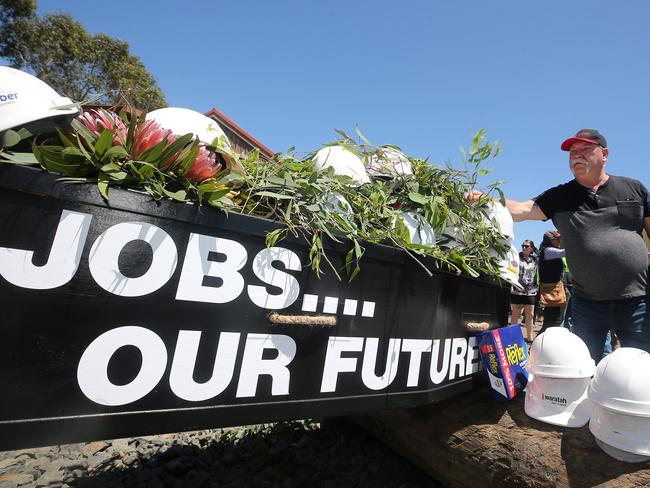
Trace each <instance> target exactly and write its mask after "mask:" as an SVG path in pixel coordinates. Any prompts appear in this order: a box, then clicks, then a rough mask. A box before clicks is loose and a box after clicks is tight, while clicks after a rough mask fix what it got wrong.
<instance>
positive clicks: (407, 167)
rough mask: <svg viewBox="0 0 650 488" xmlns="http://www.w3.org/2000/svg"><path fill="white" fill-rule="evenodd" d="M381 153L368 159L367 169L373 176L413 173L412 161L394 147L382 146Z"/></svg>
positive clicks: (379, 150) (395, 175) (392, 176)
mask: <svg viewBox="0 0 650 488" xmlns="http://www.w3.org/2000/svg"><path fill="white" fill-rule="evenodd" d="M377 151H378V152H380V153H381V154H377V152H376V153H375V154H373V155H372V156H370V157H369V158H367V159H366V170H367V171H368V174H369V175H370V176H373V177H389V178H395V177H397V176H408V175H412V174H413V168H412V167H411V161H409V159H408V158H407V157H406V156H405V155H404V154H402V153H401V152H400V151H398V150H397V149H395V148H392V147H380V148H379V149H378V150H377Z"/></svg>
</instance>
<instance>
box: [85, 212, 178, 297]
mask: <svg viewBox="0 0 650 488" xmlns="http://www.w3.org/2000/svg"><path fill="white" fill-rule="evenodd" d="M136 240H139V241H143V242H146V243H147V244H149V246H150V247H151V250H152V251H153V260H152V262H151V265H150V266H149V269H148V270H147V271H146V272H145V273H144V274H143V275H142V276H139V277H137V278H128V277H126V276H124V274H122V272H121V271H120V269H119V265H118V260H119V257H120V252H121V251H122V249H123V248H124V246H125V245H126V244H128V243H129V242H131V241H136ZM177 262H178V253H177V251H176V245H175V244H174V241H173V239H172V238H171V237H170V236H169V234H167V232H165V231H164V230H162V229H161V228H160V227H156V226H155V225H152V224H148V223H146V222H122V223H119V224H116V225H114V226H112V227H109V228H108V229H106V230H105V231H104V232H103V233H102V235H100V236H99V237H98V238H97V239H96V240H95V242H94V243H93V245H92V247H91V249H90V255H89V258H88V266H89V267H90V273H91V274H92V276H93V278H94V279H95V281H96V282H97V284H98V285H99V286H101V287H102V288H103V289H104V290H106V291H108V292H110V293H113V294H115V295H118V296H123V297H139V296H143V295H148V294H149V293H153V292H154V291H156V290H158V289H159V288H160V287H162V286H163V285H164V284H165V283H167V281H169V278H171V277H172V275H173V274H174V270H175V269H176V264H177Z"/></svg>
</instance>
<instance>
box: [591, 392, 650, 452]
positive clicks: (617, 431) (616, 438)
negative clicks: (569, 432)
mask: <svg viewBox="0 0 650 488" xmlns="http://www.w3.org/2000/svg"><path fill="white" fill-rule="evenodd" d="M589 430H590V431H591V433H592V434H593V435H594V437H595V438H596V440H597V441H600V443H599V444H598V445H599V446H600V447H601V448H602V449H603V451H605V452H606V453H607V454H609V455H610V456H612V457H614V458H616V459H618V460H619V461H626V462H639V461H648V460H650V418H648V417H638V416H635V415H624V414H619V413H616V412H612V411H611V410H608V409H606V408H604V407H601V406H600V405H595V404H594V406H593V412H592V414H591V419H590V420H589ZM602 444H604V445H605V447H603V445H602ZM626 453H627V454H626ZM630 455H631V456H630Z"/></svg>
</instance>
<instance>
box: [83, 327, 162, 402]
mask: <svg viewBox="0 0 650 488" xmlns="http://www.w3.org/2000/svg"><path fill="white" fill-rule="evenodd" d="M124 346H135V347H137V348H138V349H139V350H140V354H142V366H141V367H140V371H139V372H138V374H137V375H136V377H135V378H134V379H133V380H132V381H131V382H130V383H128V384H126V385H115V384H113V383H111V381H110V380H109V378H108V363H109V361H110V360H111V357H113V354H115V352H116V351H117V350H118V349H120V348H121V347H124ZM166 366H167V349H166V348H165V343H164V342H163V341H162V339H161V338H160V337H159V336H158V335H157V334H156V333H155V332H152V331H151V330H149V329H146V328H144V327H135V326H124V327H118V328H116V329H111V330H109V331H108V332H104V333H103V334H102V335H100V336H99V337H97V339H95V340H94V341H93V342H91V343H90V345H89V346H88V347H87V348H86V350H85V351H84V352H83V354H82V355H81V359H80V360H79V366H78V367H77V381H78V383H79V388H81V391H82V392H83V394H84V395H86V396H87V397H88V398H89V399H90V400H92V401H93V402H95V403H99V404H100V405H109V406H118V405H126V404H127V403H131V402H134V401H136V400H139V399H140V398H142V397H143V396H145V395H146V394H148V393H149V392H150V391H151V390H153V389H154V388H155V386H156V385H157V384H158V382H159V381H160V379H161V378H162V376H163V374H164V373H165V367H166Z"/></svg>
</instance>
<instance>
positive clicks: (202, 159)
mask: <svg viewBox="0 0 650 488" xmlns="http://www.w3.org/2000/svg"><path fill="white" fill-rule="evenodd" d="M220 170H221V163H220V162H218V161H217V155H216V154H215V153H214V152H212V151H210V150H209V149H208V148H206V147H205V146H204V145H203V144H201V145H200V146H199V154H198V155H197V156H196V159H195V160H194V163H192V166H190V169H189V170H188V171H187V173H186V174H185V177H186V178H187V179H188V180H190V181H192V182H193V183H200V182H201V181H203V180H207V179H208V178H212V177H213V176H214V175H216V174H217V173H218V172H219V171H220Z"/></svg>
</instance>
